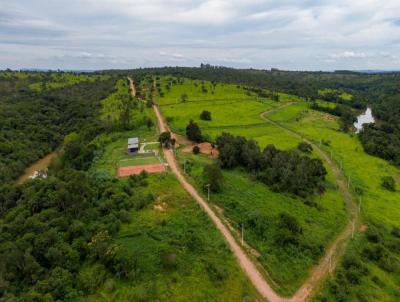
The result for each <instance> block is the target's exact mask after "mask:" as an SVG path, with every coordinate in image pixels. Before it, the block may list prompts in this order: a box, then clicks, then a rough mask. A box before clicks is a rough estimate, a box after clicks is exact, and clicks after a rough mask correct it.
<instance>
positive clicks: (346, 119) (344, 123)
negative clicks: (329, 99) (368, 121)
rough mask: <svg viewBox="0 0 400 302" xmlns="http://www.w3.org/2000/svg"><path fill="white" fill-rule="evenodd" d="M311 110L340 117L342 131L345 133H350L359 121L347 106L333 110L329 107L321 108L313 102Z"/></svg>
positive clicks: (340, 106) (338, 106)
mask: <svg viewBox="0 0 400 302" xmlns="http://www.w3.org/2000/svg"><path fill="white" fill-rule="evenodd" d="M310 108H311V109H313V110H317V111H322V112H326V113H329V114H332V115H335V116H338V117H340V129H341V130H342V131H344V132H348V131H349V130H350V129H351V128H352V126H353V124H354V122H355V121H357V118H356V115H355V113H354V112H353V111H352V110H351V108H350V107H348V106H345V105H340V104H337V105H336V106H335V107H333V108H332V107H329V106H320V105H318V104H317V102H312V103H311V105H310Z"/></svg>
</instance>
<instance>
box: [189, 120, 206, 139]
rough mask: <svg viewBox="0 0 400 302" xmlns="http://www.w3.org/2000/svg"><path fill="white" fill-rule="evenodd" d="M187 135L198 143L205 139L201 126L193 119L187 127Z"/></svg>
mask: <svg viewBox="0 0 400 302" xmlns="http://www.w3.org/2000/svg"><path fill="white" fill-rule="evenodd" d="M186 136H187V138H188V139H190V140H191V141H195V142H197V143H200V142H201V141H202V140H203V136H202V135H201V130H200V127H199V125H197V123H195V122H194V121H193V120H190V122H189V125H187V127H186Z"/></svg>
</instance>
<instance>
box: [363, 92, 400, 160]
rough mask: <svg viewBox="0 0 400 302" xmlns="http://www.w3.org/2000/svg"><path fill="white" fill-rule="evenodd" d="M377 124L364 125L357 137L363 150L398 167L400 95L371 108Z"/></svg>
mask: <svg viewBox="0 0 400 302" xmlns="http://www.w3.org/2000/svg"><path fill="white" fill-rule="evenodd" d="M372 110H373V114H374V117H375V118H377V119H379V123H377V124H369V125H364V128H363V130H362V131H361V132H360V134H359V137H360V140H361V143H362V144H363V146H364V150H365V151H366V152H367V153H369V154H371V155H375V156H379V157H381V158H383V159H386V160H388V161H391V162H392V163H394V164H395V165H400V95H398V96H392V97H388V98H385V99H384V100H383V101H382V102H381V103H379V104H375V105H374V106H372Z"/></svg>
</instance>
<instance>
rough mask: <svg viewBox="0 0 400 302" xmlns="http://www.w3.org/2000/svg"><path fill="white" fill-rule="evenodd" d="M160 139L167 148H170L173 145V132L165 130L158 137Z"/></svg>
mask: <svg viewBox="0 0 400 302" xmlns="http://www.w3.org/2000/svg"><path fill="white" fill-rule="evenodd" d="M158 141H159V142H160V144H161V145H162V146H164V147H165V148H169V147H170V145H171V132H169V131H165V132H163V133H161V134H160V136H159V137H158Z"/></svg>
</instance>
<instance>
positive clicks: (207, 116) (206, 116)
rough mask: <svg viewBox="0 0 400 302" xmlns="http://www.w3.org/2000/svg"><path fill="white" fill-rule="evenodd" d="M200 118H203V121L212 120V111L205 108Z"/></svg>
mask: <svg viewBox="0 0 400 302" xmlns="http://www.w3.org/2000/svg"><path fill="white" fill-rule="evenodd" d="M200 119H202V120H203V121H211V112H210V111H207V110H203V112H202V113H200Z"/></svg>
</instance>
